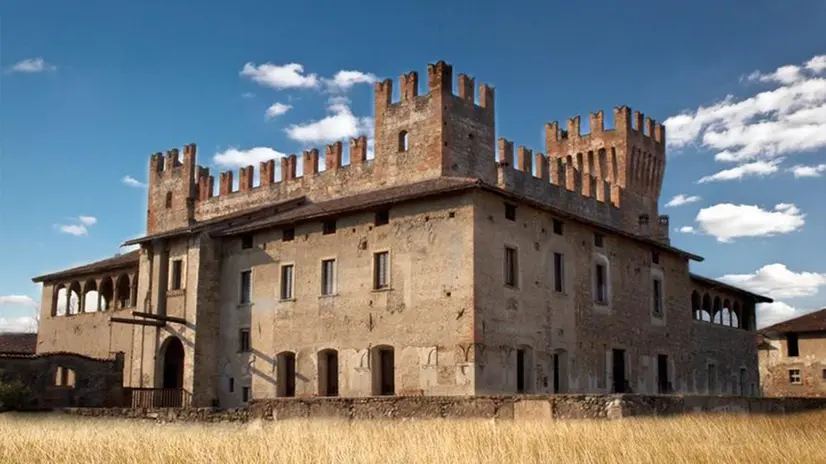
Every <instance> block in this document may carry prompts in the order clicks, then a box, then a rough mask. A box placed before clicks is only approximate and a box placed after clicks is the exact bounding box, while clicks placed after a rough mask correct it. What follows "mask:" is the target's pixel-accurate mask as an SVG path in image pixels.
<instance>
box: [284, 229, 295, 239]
mask: <svg viewBox="0 0 826 464" xmlns="http://www.w3.org/2000/svg"><path fill="white" fill-rule="evenodd" d="M294 238H295V229H294V228H292V227H290V228H289V229H284V230H283V231H281V240H283V241H285V242H289V241H292V240H293V239H294Z"/></svg>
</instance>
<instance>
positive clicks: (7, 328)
mask: <svg viewBox="0 0 826 464" xmlns="http://www.w3.org/2000/svg"><path fill="white" fill-rule="evenodd" d="M0 332H29V333H33V332H37V319H35V318H33V317H28V316H21V317H0Z"/></svg>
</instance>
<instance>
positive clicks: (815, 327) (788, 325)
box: [760, 308, 826, 334]
mask: <svg viewBox="0 0 826 464" xmlns="http://www.w3.org/2000/svg"><path fill="white" fill-rule="evenodd" d="M771 332H777V333H789V332H826V308H823V309H821V310H820V311H815V312H813V313H809V314H805V315H803V316H800V317H796V318H794V319H789V320H788V321H784V322H779V323H777V324H774V325H771V326H769V327H766V328H764V329H761V330H760V333H764V334H765V333H771Z"/></svg>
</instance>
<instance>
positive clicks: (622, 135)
mask: <svg viewBox="0 0 826 464" xmlns="http://www.w3.org/2000/svg"><path fill="white" fill-rule="evenodd" d="M579 123H580V117H579V116H576V117H573V118H570V119H568V123H567V130H562V129H560V127H559V123H558V122H557V121H554V122H552V123H548V124H546V125H545V149H546V152H547V154H548V157H549V158H550V159H551V160H552V161H556V162H558V163H561V164H566V165H567V164H571V165H573V167H574V169H575V170H577V171H580V173H581V175H582V178H583V187H582V190H583V194H584V195H586V196H587V195H593V194H594V193H593V192H591V189H590V185H591V184H592V183H594V182H593V181H594V180H598V179H599V180H604V181H606V182H608V183H609V184H610V186H611V187H610V188H611V199H610V200H611V203H612V204H613V205H614V206H615V207H617V208H619V209H620V211H621V217H622V228H623V229H625V230H627V231H628V232H632V233H635V234H638V235H643V236H651V237H652V238H659V239H662V240H664V241H667V240H668V217H667V216H659V213H658V202H659V198H660V189H661V188H662V183H663V176H664V174H665V127H664V126H663V125H662V124H660V123H657V122H655V121H654V120H653V119H651V118H646V117H645V116H644V115H643V114H642V113H640V112H638V111H634V112H633V114H632V112H631V109H630V108H629V107H627V106H621V107H619V108H614V128H613V129H605V126H604V121H603V112H602V111H599V112H597V113H591V114H590V128H591V132H590V133H589V134H582V133H580V128H579ZM586 179H589V180H591V182H586Z"/></svg>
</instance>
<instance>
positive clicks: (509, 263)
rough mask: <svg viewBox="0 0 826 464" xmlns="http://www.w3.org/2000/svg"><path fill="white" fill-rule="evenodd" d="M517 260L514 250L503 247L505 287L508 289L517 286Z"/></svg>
mask: <svg viewBox="0 0 826 464" xmlns="http://www.w3.org/2000/svg"><path fill="white" fill-rule="evenodd" d="M517 260H518V258H517V256H516V248H511V247H505V285H507V286H510V287H517V286H518V284H519V282H518V279H517V272H518V270H519V267H518V266H519V263H518V262H517Z"/></svg>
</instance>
